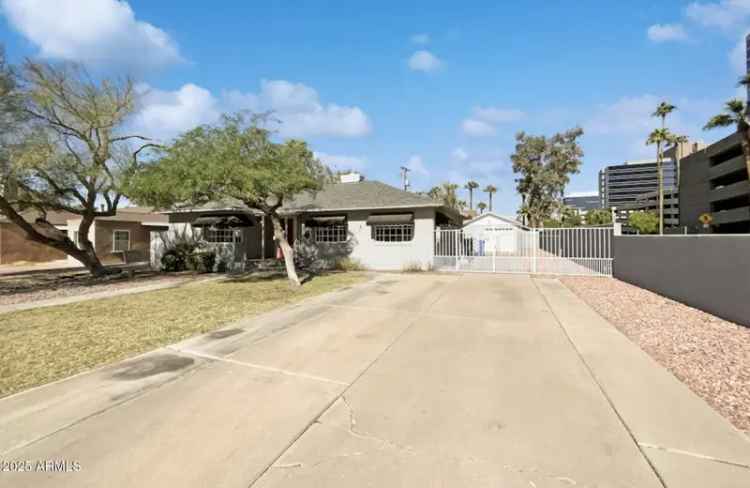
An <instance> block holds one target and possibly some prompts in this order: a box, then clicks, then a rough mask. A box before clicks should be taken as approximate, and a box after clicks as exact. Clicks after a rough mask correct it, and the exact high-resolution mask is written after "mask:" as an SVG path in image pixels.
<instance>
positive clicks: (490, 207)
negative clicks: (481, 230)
mask: <svg viewBox="0 0 750 488" xmlns="http://www.w3.org/2000/svg"><path fill="white" fill-rule="evenodd" d="M489 195H490V212H492V193H490V194H489Z"/></svg>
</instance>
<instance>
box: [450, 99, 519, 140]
mask: <svg viewBox="0 0 750 488" xmlns="http://www.w3.org/2000/svg"><path fill="white" fill-rule="evenodd" d="M525 116H526V114H525V113H524V112H523V111H521V110H517V109H508V108H498V107H481V106H480V107H474V109H473V110H472V112H471V115H470V116H469V117H468V118H466V119H464V120H463V121H462V122H461V129H462V130H463V131H464V133H465V134H466V135H468V136H473V137H488V136H493V135H495V134H496V133H497V125H498V124H503V123H509V122H516V121H518V120H521V119H523V118H524V117H525Z"/></svg>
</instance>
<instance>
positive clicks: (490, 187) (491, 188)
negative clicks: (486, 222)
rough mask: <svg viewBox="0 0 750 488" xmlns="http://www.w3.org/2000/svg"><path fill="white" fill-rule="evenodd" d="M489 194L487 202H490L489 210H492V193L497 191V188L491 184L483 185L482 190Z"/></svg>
mask: <svg viewBox="0 0 750 488" xmlns="http://www.w3.org/2000/svg"><path fill="white" fill-rule="evenodd" d="M482 191H483V192H485V193H486V194H487V195H488V196H489V200H488V201H489V203H490V212H492V195H493V194H495V193H497V188H496V187H494V186H493V185H487V186H485V187H484V190H482Z"/></svg>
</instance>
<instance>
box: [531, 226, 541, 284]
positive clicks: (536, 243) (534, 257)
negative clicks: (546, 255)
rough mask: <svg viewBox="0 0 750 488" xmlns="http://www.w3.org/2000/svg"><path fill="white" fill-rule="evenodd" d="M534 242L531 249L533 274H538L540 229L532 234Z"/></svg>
mask: <svg viewBox="0 0 750 488" xmlns="http://www.w3.org/2000/svg"><path fill="white" fill-rule="evenodd" d="M531 235H532V237H533V239H534V241H533V242H532V244H531V245H532V248H531V272H532V273H534V274H536V260H537V254H539V252H538V251H539V229H534V230H533V231H532V233H531Z"/></svg>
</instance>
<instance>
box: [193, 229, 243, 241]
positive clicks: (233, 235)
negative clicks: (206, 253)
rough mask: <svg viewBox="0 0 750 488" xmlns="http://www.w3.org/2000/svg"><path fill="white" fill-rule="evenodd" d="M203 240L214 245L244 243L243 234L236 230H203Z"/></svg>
mask: <svg viewBox="0 0 750 488" xmlns="http://www.w3.org/2000/svg"><path fill="white" fill-rule="evenodd" d="M203 240H205V241H206V242H210V243H213V244H220V243H232V242H242V233H241V232H237V231H236V230H235V229H212V228H210V227H206V228H205V229H204V230H203Z"/></svg>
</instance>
